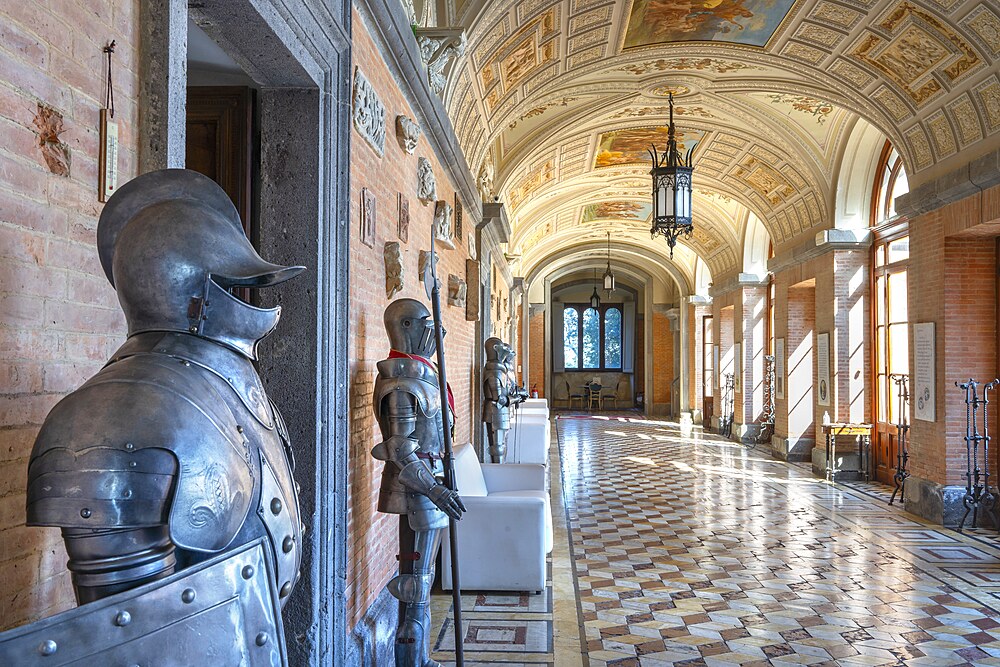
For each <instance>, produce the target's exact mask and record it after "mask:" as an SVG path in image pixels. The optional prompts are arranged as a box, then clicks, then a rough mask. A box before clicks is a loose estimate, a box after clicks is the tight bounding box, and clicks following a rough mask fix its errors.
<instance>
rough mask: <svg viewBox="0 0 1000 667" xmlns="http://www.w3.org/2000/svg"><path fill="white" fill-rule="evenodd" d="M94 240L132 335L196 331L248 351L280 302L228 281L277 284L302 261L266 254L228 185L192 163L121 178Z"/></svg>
mask: <svg viewBox="0 0 1000 667" xmlns="http://www.w3.org/2000/svg"><path fill="white" fill-rule="evenodd" d="M97 245H98V251H99V253H100V257H101V265H102V266H103V267H104V273H105V274H106V275H107V277H108V280H110V281H111V284H112V285H113V286H114V287H115V290H116V291H117V292H118V301H119V302H120V303H121V306H122V310H123V311H124V312H125V320H126V322H127V323H128V333H129V336H132V335H134V334H137V333H142V332H144V331H177V332H184V333H190V334H193V335H196V336H200V337H202V338H207V339H209V340H213V341H216V342H218V343H221V344H222V345H226V346H227V347H230V348H232V349H234V350H236V351H237V352H240V353H241V354H243V355H245V356H247V357H249V358H251V359H256V358H257V343H258V342H259V341H260V340H261V339H263V338H264V337H265V336H267V335H268V334H269V333H271V332H272V331H274V328H275V327H276V326H277V324H278V318H279V316H280V314H281V308H280V307H275V308H257V307H255V306H251V305H250V304H248V303H245V302H244V301H241V300H240V299H238V298H236V297H235V296H233V295H232V294H231V293H230V290H231V289H233V288H235V287H251V288H256V287H267V286H270V285H276V284H278V283H280V282H283V281H285V280H288V279H289V278H293V277H295V276H296V275H298V274H299V273H300V272H302V271H303V269H304V267H301V266H279V265H277V264H271V263H270V262H266V261H264V260H263V259H262V258H261V257H260V255H258V254H257V251H256V250H254V248H253V246H252V245H251V244H250V241H249V239H247V237H246V234H245V233H244V232H243V226H242V224H241V223H240V218H239V214H238V213H237V211H236V207H235V206H233V203H232V201H230V199H229V196H228V195H226V193H225V191H224V190H223V189H222V188H221V187H219V186H218V185H217V184H216V183H215V182H214V181H212V180H211V179H210V178H208V177H207V176H203V175H202V174H199V173H198V172H195V171H188V170H186V169H164V170H162V171H154V172H150V173H147V174H143V175H142V176H139V177H137V178H134V179H132V180H131V181H129V182H128V183H126V184H125V185H124V186H122V188H121V189H120V190H118V191H117V192H116V193H115V194H114V195H113V196H112V197H111V199H109V200H108V203H107V205H106V206H105V207H104V210H103V211H102V212H101V219H100V222H99V223H98V225H97Z"/></svg>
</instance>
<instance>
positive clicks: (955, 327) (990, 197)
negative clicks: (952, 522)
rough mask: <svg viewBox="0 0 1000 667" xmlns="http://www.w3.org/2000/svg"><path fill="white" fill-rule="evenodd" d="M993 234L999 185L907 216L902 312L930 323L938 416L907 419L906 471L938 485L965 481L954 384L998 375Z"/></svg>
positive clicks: (961, 405) (999, 213) (960, 401)
mask: <svg viewBox="0 0 1000 667" xmlns="http://www.w3.org/2000/svg"><path fill="white" fill-rule="evenodd" d="M998 235H1000V186H995V187H993V188H991V189H989V190H986V191H985V192H984V193H983V194H982V195H978V194H977V195H974V196H972V197H968V198H966V199H964V200H961V201H959V202H955V203H953V204H949V205H948V206H945V207H942V208H940V209H938V210H936V211H932V212H930V213H927V214H925V215H922V216H919V217H917V218H915V219H913V220H911V221H910V260H909V267H908V268H909V270H908V272H907V281H908V292H909V295H910V299H909V313H908V315H909V320H910V323H911V324H914V323H918V322H933V323H934V325H935V327H934V330H935V348H936V361H937V371H936V373H937V392H936V396H935V403H936V408H937V410H936V415H935V417H936V420H935V421H933V422H928V421H921V420H916V419H914V420H912V421H911V425H910V433H909V440H908V446H909V449H910V470H911V472H912V473H913V474H914V475H915V476H917V477H922V478H924V479H927V480H930V481H933V482H937V483H941V484H962V485H964V483H965V480H964V479H963V478H962V474H963V473H964V470H965V445H964V442H963V440H962V438H963V436H964V435H965V402H964V392H961V391H960V390H959V389H957V388H955V384H954V383H955V382H956V381H961V380H968V379H969V377H974V378H976V379H977V380H990V379H993V378H994V377H996V375H997V370H998V369H997V357H996V354H997V332H996V323H997V313H996V291H995V290H996V278H995V275H996V246H995V244H996V237H997V236H998ZM942 251H943V252H942ZM911 336H912V332H911ZM911 340H912V339H911ZM913 368H914V360H913V350H912V349H911V351H910V369H911V370H912V369H913ZM911 409H912V408H911ZM994 426H995V424H994ZM990 472H991V474H994V475H995V474H996V473H997V470H995V469H994V470H992V471H990Z"/></svg>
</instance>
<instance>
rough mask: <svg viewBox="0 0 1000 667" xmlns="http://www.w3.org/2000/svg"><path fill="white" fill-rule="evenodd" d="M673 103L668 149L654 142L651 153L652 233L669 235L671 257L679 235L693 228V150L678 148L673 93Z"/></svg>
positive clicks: (672, 97) (654, 235) (671, 104)
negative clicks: (680, 149)
mask: <svg viewBox="0 0 1000 667" xmlns="http://www.w3.org/2000/svg"><path fill="white" fill-rule="evenodd" d="M668 100H669V103H670V125H669V126H668V128H667V149H666V150H665V151H664V152H663V153H662V154H661V153H657V151H656V146H653V147H652V148H651V149H650V151H649V154H650V156H651V157H652V158H653V169H652V171H650V172H649V173H650V175H652V177H653V227H652V229H650V230H649V231H650V235H651V236H652V237H654V238H655V237H656V235H657V234H660V235H662V236H663V237H664V238H666V239H667V245H668V246H670V258H671V259H673V257H674V246H676V245H677V239H679V238H681V237H684V238H690V236H691V232H693V231H694V223H693V222H692V220H691V173H692V171H693V167H692V166H691V152H692V151H693V150H694V148H693V147H692V148H691V149H689V150H688V152H687V155H684V156H683V157H682V156H681V154H680V152H679V151H678V150H677V139H676V138H675V132H676V130H675V128H674V96H673V93H671V94H670V96H669V97H668Z"/></svg>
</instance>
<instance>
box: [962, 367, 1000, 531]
mask: <svg viewBox="0 0 1000 667" xmlns="http://www.w3.org/2000/svg"><path fill="white" fill-rule="evenodd" d="M997 384H1000V380H993V381H991V382H988V383H986V384H985V385H983V391H982V396H980V393H979V385H980V383H979V382H976V381H975V380H973V379H972V378H969V381H968V382H962V383H958V382H956V383H955V386H956V387H958V388H959V389H962V390H964V391H965V497H964V498H962V504H963V505H965V514H964V515H962V520H961V521H960V522H959V523H958V532H962V528H964V527H965V520H966V519H967V518H969V512H972V527H973V528H975V527H976V524H977V523H978V520H979V509H980V508H983V509H992V507H993V506H994V505H995V504H996V496H995V495H993V491H992V490H990V421H989V405H990V392H991V391H992V390H993V389H995V388H996V387H997ZM980 410H982V424H983V430H982V432H980V431H979V412H980ZM980 445H981V447H980ZM980 453H981V454H982V467H981V468H980Z"/></svg>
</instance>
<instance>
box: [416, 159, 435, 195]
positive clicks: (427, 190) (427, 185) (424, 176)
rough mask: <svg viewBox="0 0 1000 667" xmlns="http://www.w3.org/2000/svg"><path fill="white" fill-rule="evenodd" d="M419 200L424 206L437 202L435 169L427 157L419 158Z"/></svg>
mask: <svg viewBox="0 0 1000 667" xmlns="http://www.w3.org/2000/svg"><path fill="white" fill-rule="evenodd" d="M417 199H419V200H420V201H422V202H423V203H424V204H430V203H431V202H432V201H437V180H436V179H435V178H434V167H432V166H431V161H430V160H428V159H427V158H425V157H422V158H417Z"/></svg>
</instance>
